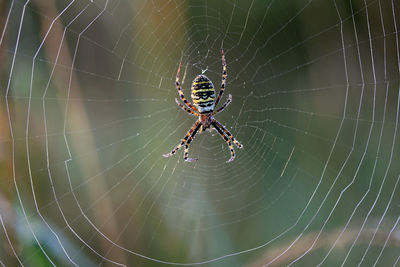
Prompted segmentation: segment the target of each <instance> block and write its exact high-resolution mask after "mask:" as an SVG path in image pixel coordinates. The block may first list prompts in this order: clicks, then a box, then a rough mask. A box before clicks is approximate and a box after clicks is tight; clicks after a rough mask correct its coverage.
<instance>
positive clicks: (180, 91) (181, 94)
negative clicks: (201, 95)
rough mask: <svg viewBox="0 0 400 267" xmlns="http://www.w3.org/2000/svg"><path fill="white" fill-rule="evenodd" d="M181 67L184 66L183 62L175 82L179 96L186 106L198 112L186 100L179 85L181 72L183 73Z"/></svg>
mask: <svg viewBox="0 0 400 267" xmlns="http://www.w3.org/2000/svg"><path fill="white" fill-rule="evenodd" d="M181 65H182V62H181V63H179V69H178V72H177V73H176V80H175V84H176V89H177V90H178V94H179V96H180V97H181V99H182V101H183V102H184V103H185V104H186V106H188V107H189V108H191V109H193V110H194V111H198V110H197V108H196V107H195V106H193V105H192V104H191V103H190V102H189V101H187V100H186V98H185V95H184V94H183V92H182V89H181V86H180V84H179V72H180V71H181Z"/></svg>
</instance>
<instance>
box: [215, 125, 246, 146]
mask: <svg viewBox="0 0 400 267" xmlns="http://www.w3.org/2000/svg"><path fill="white" fill-rule="evenodd" d="M213 123H215V125H217V126H218V127H219V128H221V129H222V130H223V131H224V133H225V134H226V135H227V136H228V137H229V138H230V139H231V140H232V141H233V143H235V145H236V146H237V147H238V148H243V145H242V144H241V143H239V141H237V140H236V139H235V137H233V135H232V134H231V133H230V132H229V131H228V130H227V129H226V128H225V126H224V125H222V124H221V123H219V122H218V121H217V120H215V119H214V122H213Z"/></svg>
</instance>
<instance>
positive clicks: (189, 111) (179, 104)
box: [175, 98, 200, 116]
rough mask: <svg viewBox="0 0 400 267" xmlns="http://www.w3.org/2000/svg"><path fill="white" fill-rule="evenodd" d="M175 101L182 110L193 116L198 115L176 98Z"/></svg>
mask: <svg viewBox="0 0 400 267" xmlns="http://www.w3.org/2000/svg"><path fill="white" fill-rule="evenodd" d="M175 102H176V104H177V105H178V106H180V107H181V109H183V110H184V111H186V112H187V113H189V114H192V115H194V116H200V114H198V113H196V112H194V111H193V110H190V109H188V108H187V107H185V106H184V105H182V104H181V103H179V101H178V99H176V98H175Z"/></svg>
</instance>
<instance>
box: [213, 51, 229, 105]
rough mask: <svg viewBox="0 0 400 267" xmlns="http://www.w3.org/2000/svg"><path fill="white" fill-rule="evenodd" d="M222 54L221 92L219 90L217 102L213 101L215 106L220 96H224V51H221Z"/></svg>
mask: <svg viewBox="0 0 400 267" xmlns="http://www.w3.org/2000/svg"><path fill="white" fill-rule="evenodd" d="M221 53H222V83H221V90H219V93H218V97H217V100H215V106H216V105H218V103H219V101H220V100H221V97H222V95H223V94H224V91H225V87H226V75H227V74H226V61H225V54H224V50H223V49H221Z"/></svg>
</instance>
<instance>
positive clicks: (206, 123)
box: [163, 49, 243, 162]
mask: <svg viewBox="0 0 400 267" xmlns="http://www.w3.org/2000/svg"><path fill="white" fill-rule="evenodd" d="M221 53H222V83H221V89H220V90H219V93H218V97H217V98H215V89H214V85H213V83H212V82H211V80H210V79H208V78H207V76H205V75H203V74H201V75H198V76H197V77H196V78H195V79H194V80H193V83H192V95H191V97H192V100H193V104H192V103H190V102H189V101H187V100H186V98H185V96H184V95H183V92H182V89H181V86H180V84H179V73H180V71H181V66H182V64H179V69H178V72H177V74H176V89H177V90H178V94H179V96H180V98H181V100H182V101H183V103H184V104H185V105H183V104H181V103H180V102H179V101H178V99H176V98H175V102H176V104H178V106H179V107H180V108H181V109H182V110H184V111H186V112H187V113H189V114H191V115H193V116H197V117H198V120H197V121H196V122H195V124H194V125H193V127H192V128H191V129H190V130H189V131H188V132H187V134H186V135H185V137H184V138H183V139H182V141H181V142H180V144H178V145H177V146H176V147H175V148H174V149H173V150H172V151H171V152H169V153H167V154H164V155H163V156H164V157H166V158H168V157H170V156H172V155H174V154H175V153H176V151H178V149H180V148H181V147H182V146H184V147H185V153H184V156H183V158H184V159H185V161H189V162H193V161H196V160H197V159H194V158H189V145H190V143H191V142H192V140H193V139H194V137H195V136H196V134H197V133H202V132H203V131H204V130H207V129H210V127H211V126H212V127H214V128H215V129H216V130H217V132H218V133H219V135H221V137H222V138H223V139H224V140H225V142H226V143H227V144H228V147H229V150H230V151H231V158H230V159H229V160H228V161H227V162H231V161H232V160H234V159H235V150H234V149H233V145H232V143H233V144H235V145H236V146H237V147H238V148H243V145H242V144H241V143H239V142H238V141H237V140H236V138H235V137H233V135H232V134H231V133H230V132H229V131H228V130H227V129H226V128H225V126H224V125H222V124H221V123H220V122H218V121H217V120H216V119H215V118H214V115H215V114H217V113H219V112H221V111H223V110H224V109H225V108H226V107H227V106H228V105H229V104H230V103H231V102H232V95H230V94H229V97H228V100H227V101H226V102H225V104H223V105H222V106H221V107H220V108H219V109H217V110H216V111H215V110H214V108H215V106H216V105H217V104H218V103H219V101H220V100H221V98H222V96H223V94H224V91H225V86H226V75H227V74H226V62H225V55H224V51H223V50H222V49H221Z"/></svg>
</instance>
